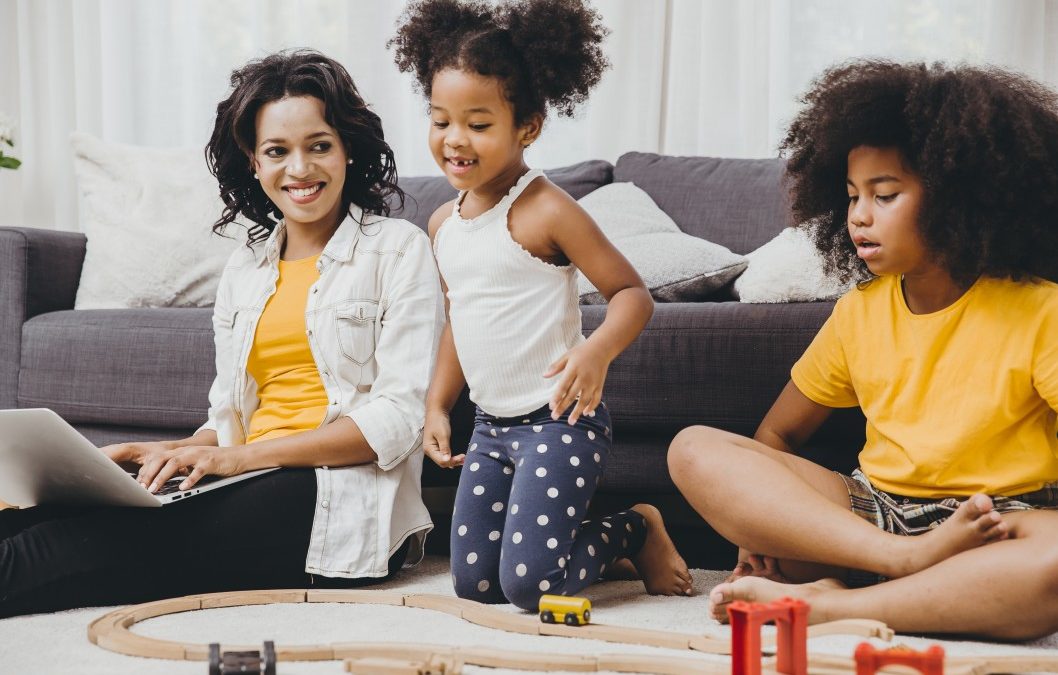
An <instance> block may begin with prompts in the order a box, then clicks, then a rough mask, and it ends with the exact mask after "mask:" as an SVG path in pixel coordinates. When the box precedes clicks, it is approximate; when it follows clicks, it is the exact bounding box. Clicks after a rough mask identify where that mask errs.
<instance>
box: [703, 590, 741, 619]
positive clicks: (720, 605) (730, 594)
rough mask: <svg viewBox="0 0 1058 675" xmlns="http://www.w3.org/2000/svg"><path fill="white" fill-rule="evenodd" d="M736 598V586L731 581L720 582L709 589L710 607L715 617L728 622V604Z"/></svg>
mask: <svg viewBox="0 0 1058 675" xmlns="http://www.w3.org/2000/svg"><path fill="white" fill-rule="evenodd" d="M734 599H735V593H734V588H733V587H732V586H731V584H729V583H726V582H725V583H722V584H718V585H717V586H715V587H714V588H713V590H711V591H709V609H710V611H711V612H712V615H713V618H714V619H716V620H717V621H719V622H720V623H727V619H728V617H727V606H728V605H730V604H731V602H732V601H733V600H734Z"/></svg>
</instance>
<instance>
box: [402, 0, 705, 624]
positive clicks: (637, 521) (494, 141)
mask: <svg viewBox="0 0 1058 675" xmlns="http://www.w3.org/2000/svg"><path fill="white" fill-rule="evenodd" d="M604 34H605V29H604V28H602V27H601V25H600V23H599V18H598V16H597V14H596V13H595V12H594V11H593V10H591V9H589V8H588V7H587V6H585V4H584V3H583V2H580V1H579V0H531V1H528V2H510V3H506V4H501V5H499V6H494V5H492V4H490V3H486V2H458V1H456V0H424V1H422V2H417V3H414V4H413V5H412V6H411V7H410V8H409V9H408V11H407V13H406V14H405V16H404V18H403V23H402V26H401V28H400V30H399V32H398V34H397V36H396V37H395V38H394V39H393V40H392V41H391V44H392V45H395V46H396V52H397V64H398V65H399V67H400V68H401V70H402V71H412V72H414V74H415V76H416V78H417V80H418V83H419V85H420V86H421V87H422V89H423V92H424V94H425V95H426V97H427V98H428V99H429V101H430V116H431V120H432V123H433V126H432V130H431V132H430V149H431V151H432V152H433V155H434V158H435V159H436V160H437V163H438V164H439V165H440V166H441V168H442V169H443V170H444V173H445V176H446V177H447V178H448V181H449V182H450V183H451V184H452V186H453V187H455V188H457V189H458V190H459V191H460V192H459V196H458V197H457V198H456V199H455V200H453V201H452V202H449V203H447V204H445V205H444V206H442V207H441V208H439V209H438V210H437V211H436V212H435V213H434V214H433V217H432V218H431V219H430V226H429V230H430V236H431V237H432V239H433V242H434V252H435V255H436V257H437V262H438V266H439V268H440V271H441V277H442V283H443V285H444V286H445V289H446V293H447V297H448V303H449V321H448V325H447V326H446V328H445V331H444V333H443V337H442V343H441V347H440V353H439V355H438V361H437V368H436V372H435V374H434V378H433V381H432V384H431V387H430V392H429V394H428V397H427V414H426V425H425V430H424V437H425V438H424V445H425V450H426V454H427V455H428V456H429V457H430V458H431V459H433V460H434V461H435V462H437V463H438V464H439V465H440V466H443V467H454V466H459V465H462V466H463V469H462V475H461V476H460V482H459V488H458V492H457V495H456V504H455V509H454V512H453V521H452V528H453V529H452V548H451V550H452V574H453V578H454V582H455V589H456V593H457V594H458V595H459V596H460V597H463V598H470V599H473V600H478V601H481V602H490V603H497V602H506V601H510V602H512V603H514V604H515V605H517V606H519V607H522V608H526V609H535V608H536V606H537V603H538V601H539V598H540V595H541V594H543V593H553V594H566V595H569V594H573V593H576V592H578V591H580V590H581V589H582V588H584V587H585V586H588V585H589V584H591V583H594V582H595V581H596V580H598V579H599V577H600V575H601V574H602V573H603V572H604V571H605V570H606V568H607V567H608V566H609V567H611V568H612V566H613V565H614V562H615V561H617V560H621V559H625V558H631V560H632V562H633V563H634V564H635V566H636V568H637V569H638V571H639V574H640V575H641V576H642V578H643V580H644V582H645V584H646V587H647V590H648V591H650V592H651V593H663V594H675V593H681V594H683V593H689V592H690V581H691V580H690V575H689V573H688V571H687V566H686V565H685V564H684V562H683V560H682V559H681V558H680V557H679V555H678V553H677V552H676V549H675V547H674V546H673V544H672V541H671V540H670V539H669V537H668V535H667V533H666V532H665V527H664V524H663V522H662V520H661V516H660V514H659V513H658V511H657V509H656V508H654V507H653V506H649V505H646V504H640V505H637V506H635V507H633V508H632V509H630V510H628V511H624V512H621V513H616V514H613V515H610V516H607V517H605V518H602V519H594V520H584V518H585V514H586V513H587V510H588V506H589V504H590V502H591V497H592V494H593V492H594V490H595V487H596V485H597V484H598V482H599V479H600V478H601V476H602V474H603V470H604V468H605V466H606V462H607V459H608V455H609V450H610V446H611V443H612V428H611V425H610V416H609V413H608V412H607V410H606V406H605V404H604V403H603V402H602V393H603V383H604V381H605V379H606V371H607V368H608V366H609V364H610V362H611V361H613V359H614V358H615V357H616V356H617V355H618V354H619V353H621V351H622V350H623V349H624V348H625V347H627V346H628V345H629V343H631V342H632V340H634V339H635V337H636V336H637V335H638V334H639V332H640V330H642V328H643V326H644V325H645V324H646V322H647V321H648V320H649V318H650V315H651V313H652V311H653V303H652V301H651V299H650V295H649V293H648V292H647V290H646V288H645V287H644V286H643V282H642V281H641V280H640V279H639V276H638V275H637V274H636V272H635V270H634V269H633V268H632V267H631V265H630V264H629V263H628V261H627V260H625V258H624V257H623V256H622V255H621V254H620V253H619V252H618V251H617V250H616V249H615V248H614V247H613V245H612V244H610V242H609V241H608V240H607V239H606V237H605V236H604V235H603V234H602V232H601V231H600V230H599V228H598V226H597V225H596V224H595V223H594V222H593V221H592V219H591V218H590V217H589V216H588V215H587V213H585V212H584V211H583V210H582V209H581V208H580V207H579V206H578V204H577V203H576V202H575V201H574V200H573V199H572V198H571V197H570V196H569V195H567V194H566V193H565V192H563V191H562V190H561V189H560V188H558V187H556V186H555V185H554V184H552V183H551V182H549V181H548V180H547V178H546V177H544V175H543V172H541V171H540V170H539V169H529V167H528V166H527V165H526V163H525V159H524V157H523V154H524V152H525V149H526V148H527V147H529V145H530V144H531V143H532V142H533V141H535V140H536V139H537V137H538V136H539V134H540V130H541V126H542V124H543V122H544V117H545V113H546V111H547V109H548V108H549V107H551V108H555V109H557V110H558V111H559V112H561V113H565V114H571V113H572V110H573V108H574V106H575V105H576V104H578V103H580V102H582V101H583V100H584V99H585V97H586V96H587V93H588V91H589V90H590V89H591V88H592V86H594V85H595V84H596V83H597V82H598V81H599V78H600V76H601V74H602V71H603V69H604V68H605V66H606V61H605V58H604V57H603V55H602V52H601V50H600V47H599V45H600V42H601V41H602V38H603V36H604ZM578 270H580V272H582V273H584V274H585V275H586V276H587V277H588V279H590V280H591V281H592V283H594V284H595V286H596V287H597V288H598V289H599V290H600V291H601V292H602V293H603V295H605V296H606V298H607V299H608V301H609V308H608V312H607V316H606V320H605V321H604V322H603V324H602V325H601V326H600V327H599V328H598V329H597V330H596V331H595V332H594V333H593V334H592V336H591V337H590V338H588V339H587V340H585V338H584V337H583V335H582V334H581V317H580V310H579V307H578V297H577V283H576V275H577V271H578ZM464 384H469V386H470V398H471V399H472V400H473V401H474V403H475V404H476V405H477V416H476V420H475V427H474V433H473V436H472V438H471V442H470V447H469V449H468V450H467V452H466V453H465V455H464V454H460V455H456V456H454V457H453V456H452V453H451V450H450V448H449V438H450V435H451V429H450V426H449V420H448V411H449V410H450V409H451V407H452V405H453V404H454V402H455V400H456V398H457V397H458V395H459V393H460V391H461V390H462V389H463V386H464Z"/></svg>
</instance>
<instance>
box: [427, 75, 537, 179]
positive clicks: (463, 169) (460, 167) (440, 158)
mask: <svg viewBox="0 0 1058 675" xmlns="http://www.w3.org/2000/svg"><path fill="white" fill-rule="evenodd" d="M431 89H432V90H431V96H430V121H431V128H430V151H431V152H432V153H433V157H434V160H435V161H436V162H437V164H438V166H440V167H441V169H442V170H443V171H444V173H445V177H446V178H448V182H449V183H451V184H452V185H453V186H454V187H455V188H457V189H459V190H472V189H475V188H480V187H481V186H483V185H487V184H488V183H489V182H490V181H492V180H494V179H497V178H498V177H500V176H504V175H505V172H509V171H511V170H512V169H514V168H517V167H521V166H522V153H523V151H524V149H525V148H524V146H525V145H526V144H527V143H529V142H531V141H532V140H533V138H535V135H536V131H538V130H539V126H538V125H537V126H534V125H532V124H530V125H526V126H522V127H519V126H516V125H515V123H514V108H513V106H512V105H511V103H510V101H508V100H507V97H506V96H505V95H504V93H503V89H502V84H501V83H500V81H499V80H498V79H497V78H494V77H485V76H482V75H478V74H476V73H467V72H464V71H462V70H456V69H452V68H449V69H446V70H442V71H441V72H439V73H437V74H436V75H434V78H433V85H432V88H431Z"/></svg>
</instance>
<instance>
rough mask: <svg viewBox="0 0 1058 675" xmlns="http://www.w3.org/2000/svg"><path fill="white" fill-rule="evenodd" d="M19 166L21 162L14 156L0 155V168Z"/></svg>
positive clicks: (15, 167)
mask: <svg viewBox="0 0 1058 675" xmlns="http://www.w3.org/2000/svg"><path fill="white" fill-rule="evenodd" d="M20 166H22V162H20V161H18V160H17V159H15V158H14V157H3V156H0V169H17V168H18V167H20Z"/></svg>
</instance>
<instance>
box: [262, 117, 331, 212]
mask: <svg viewBox="0 0 1058 675" xmlns="http://www.w3.org/2000/svg"><path fill="white" fill-rule="evenodd" d="M323 113H324V108H323V101H321V100H320V99H318V98H315V97H313V96H293V97H289V98H283V99H280V100H278V101H272V102H271V103H266V104H264V105H263V106H261V109H260V110H258V111H257V119H256V123H255V128H256V136H255V138H256V143H257V146H256V147H255V148H254V157H253V164H254V170H255V171H256V172H257V175H258V180H260V181H261V187H262V188H263V189H264V191H265V194H266V195H268V198H269V199H271V200H272V203H273V204H275V205H276V206H277V207H278V208H279V210H280V211H281V212H282V213H283V217H284V219H285V220H286V223H287V226H288V227H308V228H327V229H334V228H336V227H337V226H338V223H339V221H340V220H341V217H342V216H344V214H339V213H338V211H339V210H340V208H341V198H342V187H343V186H344V185H345V169H346V155H345V147H344V146H343V145H342V140H341V137H340V136H339V135H338V131H337V130H336V129H335V128H334V127H332V126H330V125H329V124H327V121H326V120H325V119H324V117H323Z"/></svg>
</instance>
